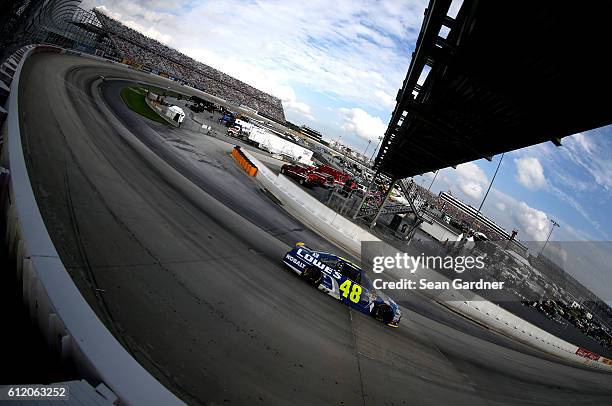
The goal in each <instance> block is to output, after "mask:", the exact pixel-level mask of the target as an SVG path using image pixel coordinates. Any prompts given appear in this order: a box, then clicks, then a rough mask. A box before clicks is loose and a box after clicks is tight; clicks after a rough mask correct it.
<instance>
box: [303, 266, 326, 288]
mask: <svg viewBox="0 0 612 406" xmlns="http://www.w3.org/2000/svg"><path fill="white" fill-rule="evenodd" d="M302 278H304V279H305V280H306V281H307V282H308V283H310V284H311V285H313V286H319V284H320V283H321V280H322V279H323V274H322V273H321V270H320V269H319V268H313V267H310V266H309V267H308V268H306V269H304V272H302Z"/></svg>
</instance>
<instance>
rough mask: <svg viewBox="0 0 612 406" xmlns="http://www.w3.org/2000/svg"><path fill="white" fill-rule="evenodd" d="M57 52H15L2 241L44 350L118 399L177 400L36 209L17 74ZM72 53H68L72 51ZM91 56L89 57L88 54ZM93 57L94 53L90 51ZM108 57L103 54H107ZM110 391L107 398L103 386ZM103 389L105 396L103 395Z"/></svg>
mask: <svg viewBox="0 0 612 406" xmlns="http://www.w3.org/2000/svg"><path fill="white" fill-rule="evenodd" d="M37 52H54V53H64V50H63V49H61V48H57V47H53V46H28V47H25V48H23V49H21V50H19V51H18V52H16V53H15V55H14V59H15V60H17V62H18V65H16V66H15V74H14V76H13V78H12V81H11V88H10V95H9V97H8V105H7V106H8V108H7V110H8V116H7V124H8V125H7V128H6V133H5V137H6V138H5V145H4V147H3V154H2V166H4V167H6V168H8V169H9V171H10V177H9V183H8V191H5V193H7V194H8V198H7V199H6V200H8V202H9V203H8V205H6V207H5V216H6V223H7V234H6V236H5V237H6V241H7V245H8V250H9V255H11V256H12V257H13V258H15V261H16V264H17V267H16V274H17V279H18V281H20V282H21V283H20V284H21V291H22V296H23V301H24V304H25V305H26V307H27V309H28V310H29V314H30V317H31V319H32V320H33V321H34V322H35V323H37V324H38V327H39V328H40V331H41V332H42V333H43V335H44V336H45V337H46V338H47V343H48V345H49V347H50V348H51V349H52V350H55V351H57V352H58V353H59V354H60V355H61V358H62V359H64V360H66V361H70V362H71V363H73V364H74V366H75V367H76V368H77V371H78V372H79V373H80V374H81V375H82V377H84V378H86V379H87V380H88V381H90V382H91V383H92V384H94V385H98V387H99V388H100V389H101V390H100V392H104V393H107V399H108V400H110V401H112V402H120V403H121V404H131V405H144V404H151V405H154V404H164V405H180V404H183V402H181V401H180V400H179V399H178V398H177V397H176V396H174V394H172V393H171V392H170V391H168V390H167V389H166V388H165V387H164V386H163V385H161V384H160V383H159V382H158V381H157V380H155V378H153V377H152V376H151V375H150V374H149V373H148V372H147V371H146V370H145V369H144V368H143V367H142V366H140V364H138V363H137V362H136V360H135V359H134V358H133V357H132V356H131V355H130V354H129V353H128V352H127V351H126V350H125V349H124V348H123V347H122V346H121V344H119V342H118V341H117V340H116V339H115V338H114V337H113V336H112V334H111V333H110V332H109V331H108V330H107V329H106V327H105V326H104V324H103V323H102V322H101V321H100V320H99V319H98V317H97V316H96V314H95V313H94V312H93V310H92V309H91V307H89V305H88V304H87V302H86V301H85V299H84V298H83V296H82V295H81V293H80V292H79V290H78V288H77V287H76V285H75V284H74V282H73V281H72V279H71V277H70V275H69V274H68V272H67V271H66V269H65V267H64V265H63V263H62V261H61V259H60V258H59V255H58V253H57V251H56V249H55V247H54V245H53V242H52V241H51V238H50V236H49V233H48V232H47V229H46V227H45V224H44V222H43V219H42V216H41V214H40V211H39V209H38V205H37V203H36V200H35V197H34V193H33V191H32V186H31V183H30V180H29V177H28V173H27V169H26V164H25V159H24V155H23V150H22V145H21V135H20V124H19V112H18V106H19V99H18V97H19V93H18V87H19V79H20V74H21V70H22V67H23V64H24V61H25V60H26V59H27V58H28V57H29V56H30V55H31V54H33V53H37ZM73 54H74V53H73ZM92 58H95V57H92ZM95 59H99V58H95ZM108 62H110V61H108ZM106 387H108V388H110V389H111V390H112V392H113V393H114V395H113V396H117V398H118V399H117V398H114V399H113V398H112V396H111V395H109V393H111V392H110V391H108V389H106V390H102V389H104V388H106ZM109 397H110V398H109Z"/></svg>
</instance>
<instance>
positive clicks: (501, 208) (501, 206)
mask: <svg viewBox="0 0 612 406" xmlns="http://www.w3.org/2000/svg"><path fill="white" fill-rule="evenodd" d="M495 207H496V208H497V210H499V211H505V210H506V205H505V204H504V203H502V202H497V203H495Z"/></svg>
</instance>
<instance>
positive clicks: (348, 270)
mask: <svg viewBox="0 0 612 406" xmlns="http://www.w3.org/2000/svg"><path fill="white" fill-rule="evenodd" d="M339 265H340V269H339V271H340V272H341V273H342V275H344V276H346V277H347V278H349V279H350V280H352V281H353V282H357V283H359V282H361V270H360V269H358V268H356V267H354V266H353V265H351V264H349V263H348V262H343V261H342V262H340V264H339Z"/></svg>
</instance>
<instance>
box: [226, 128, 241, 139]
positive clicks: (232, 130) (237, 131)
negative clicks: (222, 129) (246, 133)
mask: <svg viewBox="0 0 612 406" xmlns="http://www.w3.org/2000/svg"><path fill="white" fill-rule="evenodd" d="M241 130H242V129H241V128H240V126H238V125H235V126H233V127H230V128H228V129H227V135H229V136H231V137H238V136H239V135H240V133H241Z"/></svg>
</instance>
